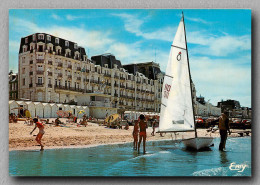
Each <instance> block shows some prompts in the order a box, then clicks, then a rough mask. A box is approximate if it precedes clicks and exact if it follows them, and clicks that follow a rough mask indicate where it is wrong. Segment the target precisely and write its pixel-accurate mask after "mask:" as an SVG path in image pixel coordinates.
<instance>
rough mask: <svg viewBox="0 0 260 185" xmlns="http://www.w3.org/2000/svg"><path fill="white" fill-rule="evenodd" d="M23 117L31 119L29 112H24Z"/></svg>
mask: <svg viewBox="0 0 260 185" xmlns="http://www.w3.org/2000/svg"><path fill="white" fill-rule="evenodd" d="M25 117H26V118H30V117H31V113H30V111H29V110H26V111H25Z"/></svg>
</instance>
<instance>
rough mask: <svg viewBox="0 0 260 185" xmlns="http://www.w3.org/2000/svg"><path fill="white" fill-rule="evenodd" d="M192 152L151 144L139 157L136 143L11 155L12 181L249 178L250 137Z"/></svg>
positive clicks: (176, 143)
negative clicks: (41, 178) (33, 178)
mask: <svg viewBox="0 0 260 185" xmlns="http://www.w3.org/2000/svg"><path fill="white" fill-rule="evenodd" d="M218 145H219V138H216V139H214V146H213V147H210V149H208V150H204V151H189V150H187V149H185V147H184V146H183V144H182V143H181V142H180V141H150V142H147V144H146V149H147V153H146V154H142V148H141V153H140V154H138V153H137V152H136V151H135V150H133V148H132V143H127V144H113V145H103V146H97V147H90V148H77V149H76V148H73V149H46V150H44V151H43V152H39V151H35V150H28V151H10V152H9V174H10V175H11V176H251V137H243V138H228V140H227V144H226V148H227V151H225V152H221V151H219V150H218Z"/></svg>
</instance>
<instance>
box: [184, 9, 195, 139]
mask: <svg viewBox="0 0 260 185" xmlns="http://www.w3.org/2000/svg"><path fill="white" fill-rule="evenodd" d="M182 19H183V27H184V35H185V44H186V51H187V60H188V69H189V77H190V94H191V104H192V111H193V122H194V131H195V138H197V137H198V135H197V129H196V122H195V114H194V105H193V98H192V88H191V73H190V62H189V53H188V45H187V39H186V29H185V23H184V14H183V11H182Z"/></svg>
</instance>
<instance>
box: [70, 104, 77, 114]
mask: <svg viewBox="0 0 260 185" xmlns="http://www.w3.org/2000/svg"><path fill="white" fill-rule="evenodd" d="M70 108H71V111H72V114H73V115H76V114H77V111H76V105H70Z"/></svg>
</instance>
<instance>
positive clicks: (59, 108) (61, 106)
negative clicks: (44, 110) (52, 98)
mask: <svg viewBox="0 0 260 185" xmlns="http://www.w3.org/2000/svg"><path fill="white" fill-rule="evenodd" d="M56 105H57V106H58V110H63V111H64V110H65V107H64V105H63V104H56Z"/></svg>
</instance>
